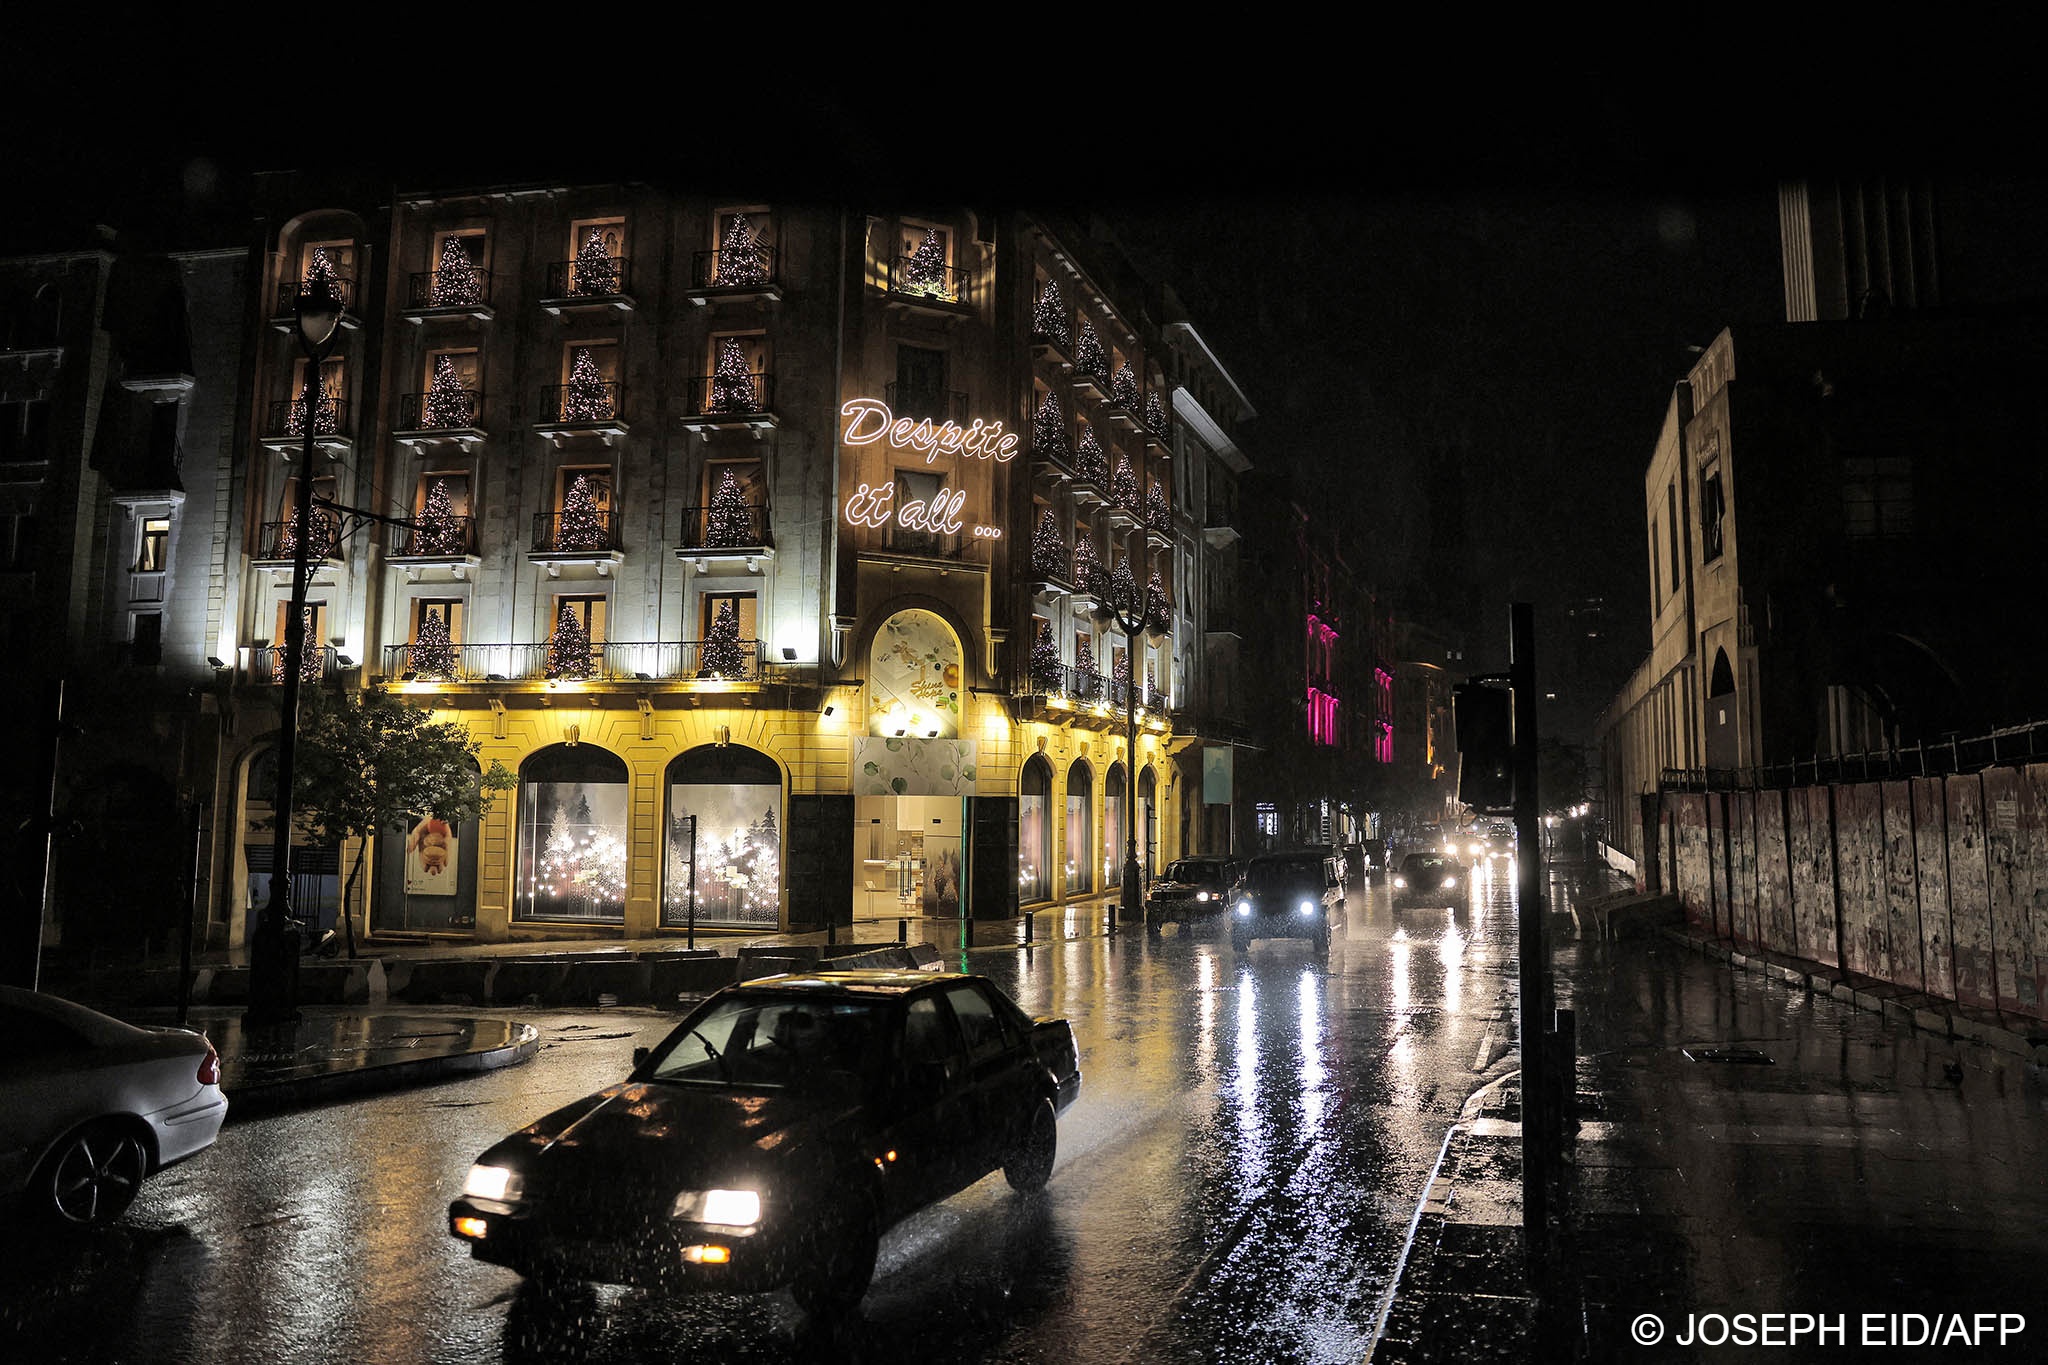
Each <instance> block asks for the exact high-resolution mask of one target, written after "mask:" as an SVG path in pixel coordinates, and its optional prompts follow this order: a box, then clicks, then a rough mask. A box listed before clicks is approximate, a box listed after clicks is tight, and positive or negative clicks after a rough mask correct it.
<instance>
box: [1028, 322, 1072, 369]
mask: <svg viewBox="0 0 2048 1365" xmlns="http://www.w3.org/2000/svg"><path fill="white" fill-rule="evenodd" d="M1031 355H1032V358H1033V359H1034V360H1042V361H1044V362H1045V364H1046V366H1047V367H1048V369H1050V371H1051V372H1052V373H1053V374H1056V375H1066V374H1071V373H1073V370H1074V344H1073V342H1071V341H1062V340H1060V339H1059V338H1058V337H1050V336H1046V335H1044V334H1043V333H1040V332H1036V331H1034V332H1033V333H1032V334H1031Z"/></svg>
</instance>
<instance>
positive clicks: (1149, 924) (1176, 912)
mask: <svg viewBox="0 0 2048 1365" xmlns="http://www.w3.org/2000/svg"><path fill="white" fill-rule="evenodd" d="M1243 867H1244V863H1243V860H1242V859H1238V858H1225V857H1220V856H1214V855H1211V856H1208V857H1198V858H1176V859H1174V860H1173V861H1172V862H1171V863H1168V864H1167V865H1166V875H1165V876H1163V877H1161V878H1160V879H1159V880H1158V881H1156V882H1154V883H1152V894H1151V895H1149V896H1147V897H1146V898H1145V928H1146V929H1147V930H1148V931H1150V932H1153V933H1157V932H1158V930H1159V926H1160V925H1162V924H1164V923H1166V922H1167V921H1168V920H1179V921H1180V922H1181V924H1182V925H1184V926H1185V925H1187V924H1189V923H1190V922H1192V921H1195V920H1208V919H1214V918H1216V917H1217V916H1219V915H1221V914H1223V912H1224V910H1225V908H1226V907H1227V906H1228V904H1229V900H1230V893H1231V891H1232V889H1233V888H1235V887H1236V885H1237V878H1238V873H1239V872H1240V871H1242V869H1243Z"/></svg>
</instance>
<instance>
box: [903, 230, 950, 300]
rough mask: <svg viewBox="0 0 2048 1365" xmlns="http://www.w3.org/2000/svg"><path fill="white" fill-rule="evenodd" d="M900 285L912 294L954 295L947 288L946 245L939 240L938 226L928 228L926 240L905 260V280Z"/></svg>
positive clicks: (946, 297) (925, 232) (939, 296)
mask: <svg viewBox="0 0 2048 1365" xmlns="http://www.w3.org/2000/svg"><path fill="white" fill-rule="evenodd" d="M899 287H900V288H902V289H903V290H905V291H906V292H908V293H912V294H930V295H932V296H933V297H934V298H941V299H950V298H952V297H953V293H952V291H951V290H949V289H947V288H946V247H945V244H944V243H942V242H941V241H939V231H938V229H937V228H926V229H925V230H924V240H923V241H922V242H919V243H918V244H917V250H916V251H913V252H912V253H910V255H909V256H908V257H907V258H906V259H905V260H904V262H903V280H902V283H901V285H900V286H899Z"/></svg>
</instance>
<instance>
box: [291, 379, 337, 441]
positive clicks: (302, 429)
mask: <svg viewBox="0 0 2048 1365" xmlns="http://www.w3.org/2000/svg"><path fill="white" fill-rule="evenodd" d="M334 387H335V385H334V381H333V380H332V379H330V378H329V377H328V376H327V375H326V374H325V373H322V374H320V375H317V376H315V377H314V378H313V380H312V381H311V383H310V384H308V385H305V386H302V387H301V388H300V389H299V401H298V402H296V403H293V404H292V406H291V411H290V412H289V413H287V414H286V415H285V430H286V431H288V432H290V433H291V434H292V435H294V436H304V435H305V434H306V406H307V404H308V403H311V404H312V408H313V434H314V435H315V436H332V435H333V434H334V421H335V417H336V415H337V413H338V412H339V410H340V407H341V405H340V404H339V403H337V402H336V401H335V395H334ZM308 388H311V389H312V390H313V392H312V393H308V392H307V389H308Z"/></svg>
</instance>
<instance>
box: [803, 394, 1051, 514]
mask: <svg viewBox="0 0 2048 1365" xmlns="http://www.w3.org/2000/svg"><path fill="white" fill-rule="evenodd" d="M839 415H840V416H842V417H845V418H848V419H849V420H848V421H847V423H846V431H845V433H844V434H843V435H842V436H841V437H840V440H842V441H844V442H845V443H846V444H847V445H850V446H865V445H873V444H874V443H875V442H876V441H879V440H881V439H883V438H884V437H887V438H888V441H889V445H890V446H891V448H893V449H896V450H914V451H916V452H917V453H918V454H920V455H922V456H924V462H925V463H926V464H930V463H931V462H932V461H933V460H936V459H937V458H938V457H939V456H941V455H965V456H968V457H970V458H972V459H976V460H994V461H996V462H997V463H998V464H1007V463H1009V462H1010V461H1011V460H1014V459H1015V458H1017V433H1016V432H1014V431H1005V430H1003V424H1002V422H1001V420H1000V419H998V420H997V421H994V422H984V421H982V420H981V418H979V417H977V418H975V419H974V421H973V422H972V423H971V424H970V425H968V426H965V427H963V426H961V425H960V424H959V423H958V422H952V421H947V422H940V423H938V424H937V425H934V424H933V423H932V420H931V418H929V417H915V418H913V417H898V416H897V415H896V414H895V413H893V412H891V411H890V410H889V405H888V404H887V403H884V402H883V401H882V400H881V399H879V398H849V399H847V400H846V403H845V405H844V406H843V407H841V408H840V409H839ZM905 506H906V507H908V504H905ZM865 524H867V525H879V524H880V523H879V522H869V523H865Z"/></svg>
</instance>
